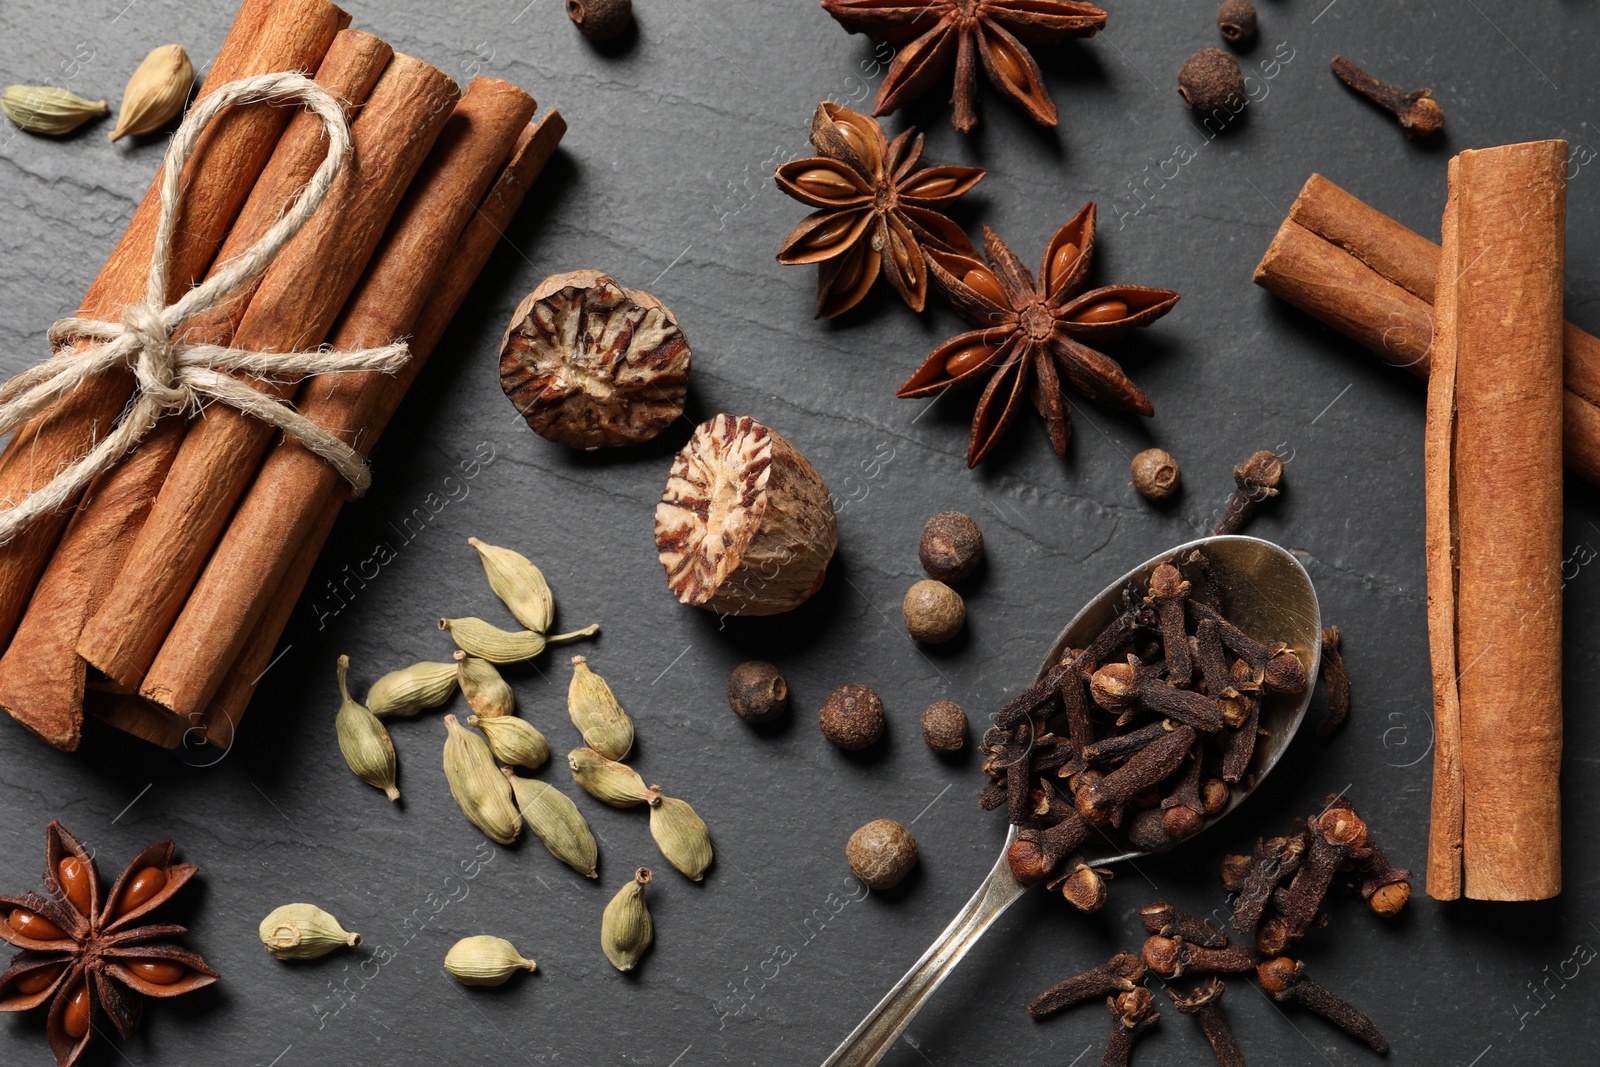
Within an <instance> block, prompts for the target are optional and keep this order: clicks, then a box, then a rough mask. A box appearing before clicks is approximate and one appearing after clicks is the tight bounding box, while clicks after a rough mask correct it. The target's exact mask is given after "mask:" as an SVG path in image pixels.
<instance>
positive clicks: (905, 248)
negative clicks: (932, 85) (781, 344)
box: [777, 103, 984, 318]
mask: <svg viewBox="0 0 1600 1067" xmlns="http://www.w3.org/2000/svg"><path fill="white" fill-rule="evenodd" d="M811 143H812V144H813V145H814V146H815V147H816V149H817V152H818V153H820V155H819V156H816V157H813V158H811V159H797V160H795V161H794V162H792V163H785V164H784V165H783V166H781V167H779V168H778V173H777V182H778V188H780V189H782V190H783V191H784V192H786V193H788V194H789V195H790V196H792V197H794V198H795V199H796V200H798V201H800V202H801V203H803V204H808V205H810V206H811V207H814V208H817V209H818V210H817V211H815V212H813V213H812V214H810V215H807V216H806V217H805V218H804V219H802V220H801V222H800V225H798V226H796V227H795V228H794V231H793V232H792V233H790V234H789V236H788V237H787V238H785V239H784V242H783V247H782V248H781V249H779V251H778V262H779V263H784V264H797V263H816V264H819V265H820V271H819V273H818V277H817V318H833V317H834V316H835V315H842V314H843V313H844V312H846V311H849V310H850V309H851V308H853V307H855V306H856V304H858V303H860V302H861V299H862V298H863V297H864V296H866V295H867V291H868V290H869V289H871V288H872V284H873V282H875V281H877V279H878V275H879V273H880V272H881V273H883V274H884V275H886V276H887V277H888V279H889V284H890V285H892V286H894V289H895V292H897V293H899V294H900V296H901V297H902V298H903V299H904V300H905V302H906V303H907V304H909V305H910V306H911V310H913V311H921V310H922V309H923V306H924V305H925V304H926V302H927V295H928V269H927V265H926V257H925V256H924V254H923V253H924V249H926V248H938V249H942V250H946V251H951V252H962V253H966V254H972V255H975V254H976V249H974V248H973V247H972V242H971V241H969V240H968V239H967V235H966V234H965V233H963V232H962V230H961V227H959V226H957V225H956V224H955V223H954V222H952V221H950V219H948V218H946V217H945V216H944V215H942V214H940V213H939V212H938V211H936V210H934V209H935V208H938V207H942V206H943V205H945V204H948V203H950V202H952V201H954V200H955V199H957V198H958V197H960V196H963V195H965V194H966V193H967V192H969V191H970V190H971V189H972V187H973V186H974V185H977V184H978V182H979V180H980V179H982V178H983V175H984V171H983V169H982V168H981V167H926V168H923V169H921V170H918V169H917V163H918V161H919V160H920V159H921V158H922V134H920V133H918V132H917V131H916V130H915V129H908V130H906V131H905V132H904V133H902V134H901V135H900V136H898V137H896V138H895V139H894V141H893V142H892V143H891V142H890V141H888V139H887V138H885V137H884V133H883V127H881V126H879V125H878V123H877V122H875V121H874V120H873V119H871V118H869V117H868V116H866V115H863V114H861V113H860V112H858V111H851V110H850V109H849V108H846V107H840V106H838V105H837V104H829V103H823V104H819V105H817V113H816V116H815V118H813V119H812V122H811Z"/></svg>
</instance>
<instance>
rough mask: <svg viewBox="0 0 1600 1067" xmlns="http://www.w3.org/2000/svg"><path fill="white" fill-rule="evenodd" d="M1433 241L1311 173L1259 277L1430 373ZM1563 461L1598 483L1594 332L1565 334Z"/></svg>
mask: <svg viewBox="0 0 1600 1067" xmlns="http://www.w3.org/2000/svg"><path fill="white" fill-rule="evenodd" d="M1438 264H1439V246H1438V245H1436V244H1434V243H1433V242H1432V241H1429V240H1428V239H1427V238H1425V237H1422V236H1421V235H1420V234H1417V233H1414V232H1413V231H1411V230H1409V229H1407V228H1406V227H1404V226H1402V225H1401V224H1400V223H1398V222H1395V221H1394V220H1393V219H1390V218H1389V217H1388V216H1386V215H1384V214H1383V213H1382V212H1380V211H1377V210H1376V209H1374V208H1372V207H1370V206H1368V205H1367V204H1365V203H1363V202H1362V201H1361V200H1360V199H1358V198H1357V197H1355V196H1352V195H1351V194H1350V193H1348V192H1346V191H1345V190H1343V189H1341V188H1339V187H1338V186H1337V185H1335V184H1334V183H1333V182H1331V181H1329V180H1328V179H1326V178H1324V177H1323V176H1322V175H1320V174H1313V175H1312V176H1311V178H1310V179H1309V180H1308V181H1307V182H1306V184H1305V187H1304V188H1303V189H1302V190H1301V191H1300V195H1299V197H1298V198H1297V199H1296V200H1295V202H1294V206H1293V207H1292V208H1290V210H1289V217H1288V219H1286V220H1285V221H1284V223H1283V225H1282V226H1281V227H1280V228H1279V230H1278V233H1277V235H1276V236H1275V237H1274V238H1273V241H1272V245H1271V247H1269V248H1268V249H1267V252H1266V255H1265V256H1263V257H1262V259H1261V263H1260V264H1259V265H1258V266H1257V267H1256V271H1255V281H1256V284H1257V285H1260V286H1262V287H1263V288H1265V289H1266V290H1268V291H1269V292H1271V293H1273V294H1274V295H1276V296H1278V297H1280V298H1282V299H1283V300H1286V301H1287V302H1289V303H1290V304H1293V305H1294V306H1295V307H1297V308H1299V309H1300V310H1302V311H1304V312H1306V313H1307V314H1309V315H1311V316H1312V317H1313V318H1316V319H1317V320H1319V321H1321V322H1323V323H1325V324H1326V325H1328V326H1331V327H1333V328H1334V329H1335V330H1338V331H1339V332H1340V333H1342V334H1344V335H1345V336H1347V337H1349V338H1351V339H1352V340H1354V341H1356V342H1358V343H1359V344H1361V345H1363V346H1364V347H1366V348H1368V349H1369V350H1371V351H1373V352H1375V353H1377V354H1378V355H1379V356H1380V357H1382V358H1383V359H1384V360H1385V361H1386V362H1389V363H1391V364H1393V365H1395V366H1398V367H1401V368H1403V369H1405V370H1407V371H1409V372H1410V373H1412V374H1415V375H1417V376H1418V377H1426V376H1427V374H1428V368H1429V365H1430V363H1429V355H1428V352H1429V347H1430V346H1431V344H1432V338H1433V297H1434V276H1435V274H1436V273H1437V270H1438ZM1564 338H1565V340H1564V349H1565V356H1564V377H1565V389H1566V392H1565V396H1564V397H1563V404H1564V407H1565V412H1566V420H1565V435H1564V436H1565V456H1566V465H1567V469H1569V470H1571V471H1572V472H1573V473H1574V474H1577V475H1579V476H1580V477H1583V478H1585V479H1587V480H1589V481H1591V482H1594V483H1595V484H1597V485H1600V338H1596V337H1595V336H1594V335H1592V334H1589V333H1585V332H1584V331H1583V330H1581V329H1579V328H1578V327H1576V326H1574V325H1572V324H1571V323H1567V324H1566V327H1565V334H1564Z"/></svg>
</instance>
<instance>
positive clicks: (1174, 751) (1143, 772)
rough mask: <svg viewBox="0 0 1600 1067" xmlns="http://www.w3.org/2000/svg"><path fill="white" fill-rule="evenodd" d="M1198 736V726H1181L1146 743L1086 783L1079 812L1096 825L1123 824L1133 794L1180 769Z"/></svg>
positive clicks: (1078, 800) (1078, 798) (1080, 790)
mask: <svg viewBox="0 0 1600 1067" xmlns="http://www.w3.org/2000/svg"><path fill="white" fill-rule="evenodd" d="M1195 737H1196V734H1195V732H1194V730H1192V729H1190V728H1189V727H1187V726H1180V727H1178V728H1177V729H1176V730H1173V731H1171V732H1170V733H1168V734H1167V735H1166V736H1165V737H1162V738H1159V739H1158V740H1155V741H1152V742H1151V743H1150V744H1148V745H1146V746H1145V747H1144V748H1143V749H1142V750H1140V751H1139V753H1138V754H1137V755H1134V756H1133V757H1131V758H1130V759H1129V760H1128V762H1126V763H1124V764H1123V765H1122V766H1121V767H1119V768H1117V769H1116V770H1114V771H1112V772H1111V773H1110V774H1108V775H1106V776H1105V777H1104V778H1101V779H1098V780H1096V781H1092V782H1085V783H1083V784H1082V785H1081V786H1079V788H1078V793H1077V796H1076V797H1075V798H1074V799H1075V800H1076V803H1077V806H1078V814H1079V815H1081V816H1083V818H1084V820H1085V821H1086V822H1088V823H1090V824H1092V825H1096V826H1106V825H1110V826H1119V825H1121V823H1122V815H1123V810H1124V808H1125V807H1126V806H1127V803H1128V801H1129V800H1130V799H1132V797H1133V795H1134V794H1135V793H1138V792H1139V791H1140V790H1142V789H1145V788H1147V787H1149V786H1152V785H1155V784H1156V783H1157V782H1160V781H1161V780H1162V779H1163V778H1166V777H1167V776H1168V775H1170V774H1171V773H1172V772H1173V771H1175V770H1177V769H1178V765H1179V764H1180V763H1182V762H1183V758H1184V756H1185V755H1187V754H1188V752H1189V750H1190V749H1191V748H1193V747H1194V742H1195Z"/></svg>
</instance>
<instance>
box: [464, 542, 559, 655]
mask: <svg viewBox="0 0 1600 1067" xmlns="http://www.w3.org/2000/svg"><path fill="white" fill-rule="evenodd" d="M467 544H469V545H471V546H472V547H473V548H475V549H477V550H478V558H479V559H480V560H482V561H483V573H484V574H486V575H487V576H488V578H489V588H490V589H493V590H494V595H495V596H497V597H499V598H500V599H501V600H502V601H504V602H505V605H506V609H507V610H508V611H510V612H511V614H512V615H513V616H515V617H516V620H517V621H518V622H520V623H521V624H522V625H524V626H526V627H527V628H528V629H530V630H532V631H534V632H535V633H541V634H542V633H544V632H545V631H547V630H549V629H550V620H551V618H552V617H553V616H554V614H555V601H554V600H553V599H552V598H551V596H550V584H549V583H548V582H546V581H545V580H544V573H543V572H542V571H540V570H539V568H538V567H535V566H534V565H533V563H532V561H530V560H529V559H528V557H526V556H524V555H523V554H522V553H520V552H513V551H512V550H511V549H509V548H497V547H496V546H494V545H486V544H484V543H483V542H482V541H480V540H478V539H477V538H476V537H469V538H467Z"/></svg>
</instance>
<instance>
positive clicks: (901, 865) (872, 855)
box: [844, 819, 917, 889]
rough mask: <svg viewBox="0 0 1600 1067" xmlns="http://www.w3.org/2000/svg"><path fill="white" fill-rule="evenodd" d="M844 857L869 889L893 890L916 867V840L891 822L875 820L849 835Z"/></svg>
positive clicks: (888, 820)
mask: <svg viewBox="0 0 1600 1067" xmlns="http://www.w3.org/2000/svg"><path fill="white" fill-rule="evenodd" d="M844 858H845V860H846V861H847V862H848V863H849V864H850V870H851V871H852V872H854V874H855V876H856V877H857V878H859V879H861V880H862V881H863V882H865V883H866V884H867V888H869V889H893V888H894V887H895V886H897V885H899V884H900V883H901V882H902V881H904V880H905V877H906V875H908V874H910V873H911V868H913V867H915V866H916V865H917V839H916V838H914V837H912V836H911V831H910V830H907V829H906V828H905V827H904V826H901V825H900V824H899V823H897V822H895V821H894V820H893V819H874V820H873V821H872V822H869V823H867V825H865V826H863V827H862V828H861V829H859V830H857V831H856V832H855V833H853V834H851V835H850V840H849V841H848V842H847V843H846V844H845V846H844Z"/></svg>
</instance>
